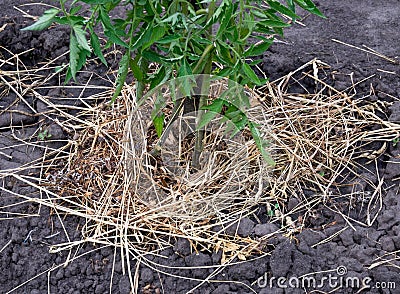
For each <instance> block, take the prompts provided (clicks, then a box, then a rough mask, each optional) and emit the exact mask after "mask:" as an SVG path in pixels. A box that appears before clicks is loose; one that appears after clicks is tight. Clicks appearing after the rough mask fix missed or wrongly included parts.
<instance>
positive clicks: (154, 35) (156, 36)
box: [142, 25, 165, 50]
mask: <svg viewBox="0 0 400 294" xmlns="http://www.w3.org/2000/svg"><path fill="white" fill-rule="evenodd" d="M164 34H165V28H164V27H163V26H161V25H158V26H156V27H153V29H152V32H151V34H150V38H149V39H148V40H144V44H143V45H142V50H144V49H147V48H149V47H150V46H151V45H153V44H154V43H155V42H157V41H158V40H160V39H161V38H162V37H164Z"/></svg>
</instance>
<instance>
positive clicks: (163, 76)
mask: <svg viewBox="0 0 400 294" xmlns="http://www.w3.org/2000/svg"><path fill="white" fill-rule="evenodd" d="M168 78H169V73H167V72H166V71H165V67H164V66H161V67H160V68H159V69H158V71H157V73H156V74H155V75H154V76H153V78H152V79H151V80H150V89H153V88H155V87H157V86H158V85H160V84H162V83H164V82H165V81H166V80H168Z"/></svg>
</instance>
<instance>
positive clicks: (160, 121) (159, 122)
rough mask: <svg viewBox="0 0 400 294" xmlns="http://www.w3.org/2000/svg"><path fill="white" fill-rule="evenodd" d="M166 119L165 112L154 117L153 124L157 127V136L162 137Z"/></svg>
mask: <svg viewBox="0 0 400 294" xmlns="http://www.w3.org/2000/svg"><path fill="white" fill-rule="evenodd" d="M164 119H165V114H164V113H161V115H157V116H155V117H154V118H153V124H154V127H155V128H156V133H157V137H158V138H160V137H161V135H162V133H163V131H164Z"/></svg>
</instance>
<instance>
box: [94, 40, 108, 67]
mask: <svg viewBox="0 0 400 294" xmlns="http://www.w3.org/2000/svg"><path fill="white" fill-rule="evenodd" d="M90 45H92V48H93V52H94V54H96V56H97V57H98V58H99V59H100V61H101V62H102V63H103V64H104V65H107V61H106V59H105V58H104V55H103V52H102V50H101V45H100V40H99V37H97V35H96V34H95V33H94V32H91V34H90Z"/></svg>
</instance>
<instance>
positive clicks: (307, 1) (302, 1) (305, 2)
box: [294, 0, 326, 18]
mask: <svg viewBox="0 0 400 294" xmlns="http://www.w3.org/2000/svg"><path fill="white" fill-rule="evenodd" d="M294 1H295V2H296V3H297V5H299V6H300V7H301V8H303V9H304V10H307V11H309V12H311V13H313V14H315V15H317V16H319V17H322V18H326V16H325V15H324V14H323V13H322V12H321V11H320V10H319V9H318V8H317V6H315V4H314V3H313V2H312V1H311V0H294Z"/></svg>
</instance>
